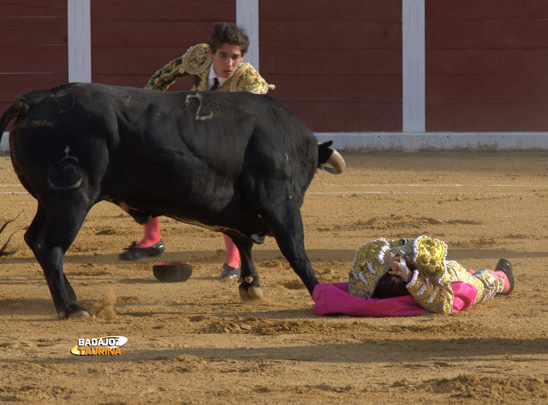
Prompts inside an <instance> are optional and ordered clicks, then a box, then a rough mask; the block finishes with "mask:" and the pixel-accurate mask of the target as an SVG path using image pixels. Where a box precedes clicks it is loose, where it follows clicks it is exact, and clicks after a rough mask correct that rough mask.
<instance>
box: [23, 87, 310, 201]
mask: <svg viewBox="0 0 548 405" xmlns="http://www.w3.org/2000/svg"><path fill="white" fill-rule="evenodd" d="M25 98H26V99H27V100H28V104H29V110H28V111H27V114H26V116H25V118H24V119H23V120H22V122H21V123H20V125H18V126H17V127H16V128H14V131H15V132H16V133H15V134H14V135H15V136H14V137H13V140H14V143H15V145H14V151H15V154H16V155H18V156H20V157H22V160H34V161H36V162H37V164H36V165H35V166H42V167H45V166H48V165H49V166H55V164H56V163H57V162H59V161H61V160H62V159H63V158H66V157H70V158H75V159H77V160H78V162H79V165H80V166H79V167H80V169H81V170H82V171H84V172H85V173H87V176H88V178H89V181H90V182H92V183H94V184H101V185H102V186H103V189H104V190H103V193H104V194H105V196H106V197H109V196H110V195H112V194H113V193H122V194H123V193H128V192H131V190H138V188H139V187H138V186H139V184H137V183H133V182H132V181H134V182H139V181H142V182H144V183H147V184H152V185H153V187H155V188H156V189H157V191H160V190H162V189H163V188H165V187H166V186H168V185H172V184H177V185H178V187H177V190H175V193H177V192H179V193H180V194H181V196H182V195H183V194H185V193H188V192H191V193H194V192H200V191H201V192H202V194H204V195H211V193H208V191H211V192H213V193H218V192H219V190H223V189H225V188H230V187H232V185H233V184H234V182H236V181H237V180H238V179H239V178H240V177H241V176H242V173H243V171H246V170H247V171H254V172H256V173H262V174H261V175H265V176H270V175H274V176H279V177H280V178H284V177H285V178H295V179H297V182H298V183H299V184H298V187H300V188H301V189H302V191H303V192H304V189H306V187H307V186H308V184H309V183H310V181H311V179H312V176H313V173H314V171H315V168H316V165H317V161H316V160H317V155H316V146H315V145H316V141H315V138H314V136H313V134H312V132H311V131H310V129H309V128H308V127H307V126H306V125H305V124H304V123H303V122H302V121H301V120H300V119H299V118H298V117H296V116H295V115H294V114H293V113H292V112H291V111H289V110H288V109H287V108H286V107H285V106H284V105H283V104H282V103H281V102H279V101H278V100H276V99H274V98H272V97H270V96H267V95H254V94H249V93H222V92H204V93H196V92H157V91H151V90H143V89H138V88H133V87H124V86H112V85H101V84H83V83H79V84H67V85H63V86H60V87H57V88H55V89H51V90H47V91H35V92H31V93H28V94H27V95H25ZM21 170H24V169H21ZM190 174H193V175H190ZM120 185H121V186H120ZM120 187H121V188H122V190H120ZM124 187H125V188H126V189H125V190H124ZM145 192H150V189H148V190H143V193H145ZM227 192H228V191H227ZM140 197H141V196H140V195H134V198H135V199H139V198H140ZM227 198H228V197H227ZM202 203H206V202H202Z"/></svg>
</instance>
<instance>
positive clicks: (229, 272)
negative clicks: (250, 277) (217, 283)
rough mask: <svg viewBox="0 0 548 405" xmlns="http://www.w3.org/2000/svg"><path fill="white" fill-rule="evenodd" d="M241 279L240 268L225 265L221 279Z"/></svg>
mask: <svg viewBox="0 0 548 405" xmlns="http://www.w3.org/2000/svg"><path fill="white" fill-rule="evenodd" d="M236 277H240V268H239V267H238V268H234V267H230V266H229V265H228V264H226V263H225V264H223V271H222V272H221V278H236Z"/></svg>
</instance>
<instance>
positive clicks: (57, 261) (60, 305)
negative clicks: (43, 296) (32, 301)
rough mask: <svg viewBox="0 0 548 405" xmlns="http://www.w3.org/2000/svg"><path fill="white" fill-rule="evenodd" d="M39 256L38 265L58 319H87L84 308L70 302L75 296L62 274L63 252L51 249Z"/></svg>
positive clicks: (59, 249) (58, 249) (87, 314)
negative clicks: (42, 272) (41, 270)
mask: <svg viewBox="0 0 548 405" xmlns="http://www.w3.org/2000/svg"><path fill="white" fill-rule="evenodd" d="M41 253H42V252H41ZM39 255H40V256H41V260H40V264H41V265H42V269H43V271H44V276H45V278H46V282H47V283H48V287H49V291H50V293H51V297H52V298H53V303H54V305H55V309H56V310H57V315H58V316H59V318H76V317H89V313H88V312H87V311H86V309H85V308H83V307H81V306H80V305H78V304H75V303H74V302H72V301H71V298H73V297H74V298H75V297H76V294H74V290H73V289H72V287H71V286H70V284H69V283H68V280H67V279H66V277H65V274H64V272H63V257H64V252H63V250H62V249H61V248H53V249H50V250H48V251H47V252H43V253H42V254H40V253H39ZM67 287H68V290H67Z"/></svg>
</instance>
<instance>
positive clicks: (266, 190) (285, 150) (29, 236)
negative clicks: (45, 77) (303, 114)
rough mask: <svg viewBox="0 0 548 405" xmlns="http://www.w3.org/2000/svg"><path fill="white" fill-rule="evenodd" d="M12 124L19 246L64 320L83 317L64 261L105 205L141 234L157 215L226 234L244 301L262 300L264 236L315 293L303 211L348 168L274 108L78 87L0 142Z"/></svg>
mask: <svg viewBox="0 0 548 405" xmlns="http://www.w3.org/2000/svg"><path fill="white" fill-rule="evenodd" d="M13 119H16V121H15V123H14V125H13V127H12V130H11V132H10V138H9V143H10V153H11V159H12V163H13V167H14V170H15V173H16V174H17V176H18V177H19V179H20V181H21V183H22V184H23V186H24V187H25V188H26V189H27V190H28V192H29V193H30V194H32V196H33V197H34V198H36V199H37V200H38V210H37V212H36V215H35V217H34V219H33V221H32V223H31V225H30V226H29V228H28V230H27V232H26V233H25V241H26V243H27V244H28V246H29V247H30V248H31V249H32V251H33V253H34V255H35V257H36V259H37V260H38V262H39V263H40V265H41V267H42V269H43V271H44V275H45V278H46V281H47V283H48V286H49V289H50V292H51V295H52V298H53V302H54V304H55V308H56V309H57V313H58V315H59V317H61V318H64V317H72V316H88V313H87V311H86V310H85V309H84V308H82V307H81V306H79V305H77V304H76V303H75V301H76V294H75V293H74V290H73V289H72V287H71V286H70V283H69V282H68V280H67V278H66V277H65V274H64V272H63V257H64V255H65V252H66V251H67V250H68V249H69V247H70V245H71V244H72V242H73V241H74V239H75V238H76V235H77V234H78V232H79V230H80V228H81V226H82V224H83V222H84V220H85V218H86V216H87V214H88V212H89V210H90V209H91V207H92V206H93V205H95V204H97V203H98V202H100V201H103V200H107V201H110V202H112V203H114V204H117V205H119V206H120V207H121V208H123V209H124V210H125V211H127V212H128V213H129V214H130V215H131V216H132V217H133V218H134V219H135V220H136V221H137V222H139V223H141V224H143V223H145V222H146V221H148V220H149V219H150V218H152V217H155V216H162V215H163V216H168V217H171V218H174V219H176V220H180V221H184V222H187V223H191V224H196V225H200V226H204V227H207V228H209V229H212V230H216V231H220V232H224V233H226V234H227V235H228V236H230V238H231V239H232V240H233V241H234V243H235V244H236V246H237V247H238V249H239V252H240V256H241V279H240V283H241V284H240V287H239V291H240V295H241V297H242V298H258V297H261V296H262V289H261V286H260V283H259V276H258V274H257V271H256V269H255V266H254V265H253V261H252V257H251V250H252V246H253V244H254V243H262V242H263V241H264V238H265V236H266V235H267V234H271V235H273V236H274V237H275V239H276V242H277V243H278V246H279V248H280V250H281V252H282V253H283V255H284V256H285V257H286V259H287V260H288V261H289V263H290V265H291V267H292V268H293V269H294V270H295V272H296V273H297V274H298V276H299V277H300V278H301V280H302V281H303V283H304V284H305V285H306V287H307V289H308V291H309V292H310V293H312V291H313V289H314V287H315V285H316V284H317V283H318V281H317V279H316V277H315V275H314V272H313V270H312V266H311V264H310V261H309V259H308V256H307V254H306V252H305V249H304V234H303V224H302V218H301V213H300V208H301V206H302V203H303V197H304V193H305V191H306V189H307V188H308V186H309V185H310V182H311V181H312V178H313V176H314V173H315V172H316V169H317V168H318V167H322V166H323V165H324V164H326V163H327V164H330V165H331V167H328V169H331V171H332V172H334V173H339V172H340V171H342V170H343V169H344V160H343V159H342V157H341V156H340V155H339V154H338V153H337V152H336V151H335V150H333V149H332V148H331V147H330V145H331V142H328V143H324V144H318V142H317V141H316V139H315V137H314V135H313V133H312V131H311V130H310V129H309V128H308V127H307V126H306V125H305V124H304V123H303V122H302V121H301V120H300V119H299V118H298V117H296V116H295V115H294V114H293V113H292V112H291V111H289V110H288V109H287V107H285V106H284V105H283V104H282V103H281V102H279V101H277V100H276V99H274V98H272V97H270V96H267V95H254V94H249V93H220V92H203V93H198V92H166V93H164V92H156V91H149V90H142V89H137V88H132V87H120V86H109V85H100V84H82V83H78V84H67V85H63V86H60V87H57V88H54V89H51V90H43V91H38V90H37V91H32V92H29V93H27V94H25V95H23V96H22V97H20V98H19V99H17V100H16V101H15V102H14V104H13V105H12V106H11V107H10V108H9V109H8V110H7V111H6V112H5V113H4V114H3V116H2V118H1V119H0V135H1V134H2V132H3V131H4V129H5V128H6V126H7V125H8V123H9V122H10V121H12V120H13Z"/></svg>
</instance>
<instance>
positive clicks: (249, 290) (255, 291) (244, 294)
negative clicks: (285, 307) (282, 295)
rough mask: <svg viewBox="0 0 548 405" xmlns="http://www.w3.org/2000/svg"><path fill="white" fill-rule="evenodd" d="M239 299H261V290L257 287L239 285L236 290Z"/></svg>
mask: <svg viewBox="0 0 548 405" xmlns="http://www.w3.org/2000/svg"><path fill="white" fill-rule="evenodd" d="M238 291H239V292H240V298H241V299H243V300H258V299H261V298H263V289H262V288H261V287H259V286H254V285H249V284H240V287H239V288H238Z"/></svg>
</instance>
